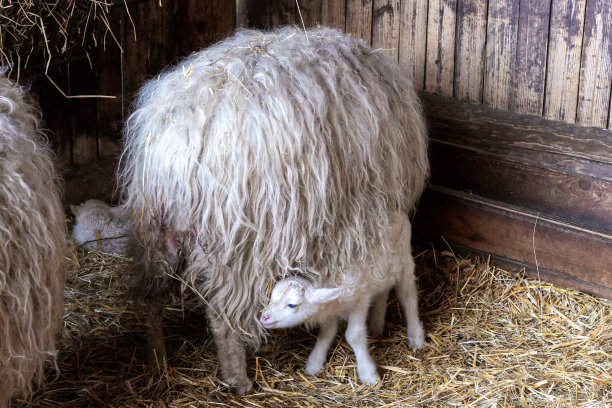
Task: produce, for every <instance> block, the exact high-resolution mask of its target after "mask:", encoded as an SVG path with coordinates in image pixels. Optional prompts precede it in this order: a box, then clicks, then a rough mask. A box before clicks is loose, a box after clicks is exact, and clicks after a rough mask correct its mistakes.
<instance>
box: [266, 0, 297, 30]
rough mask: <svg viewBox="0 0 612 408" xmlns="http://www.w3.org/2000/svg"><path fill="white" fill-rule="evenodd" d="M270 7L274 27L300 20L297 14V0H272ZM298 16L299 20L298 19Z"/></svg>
mask: <svg viewBox="0 0 612 408" xmlns="http://www.w3.org/2000/svg"><path fill="white" fill-rule="evenodd" d="M269 4H270V7H269V13H270V21H271V25H272V27H274V26H279V25H286V24H294V23H296V22H299V23H300V24H301V22H300V20H299V16H297V10H296V7H295V0H272V1H271V2H270V3H269ZM296 16H297V20H296Z"/></svg>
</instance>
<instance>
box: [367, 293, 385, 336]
mask: <svg viewBox="0 0 612 408" xmlns="http://www.w3.org/2000/svg"><path fill="white" fill-rule="evenodd" d="M388 298H389V291H388V290H386V291H384V292H382V293H380V294H378V295H376V297H375V298H374V302H373V303H372V307H371V309H370V317H369V318H368V326H369V328H370V337H381V336H382V334H383V329H384V327H385V314H386V313H387V300H388Z"/></svg>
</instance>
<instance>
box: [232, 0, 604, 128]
mask: <svg viewBox="0 0 612 408" xmlns="http://www.w3.org/2000/svg"><path fill="white" fill-rule="evenodd" d="M238 4H239V8H242V9H243V10H242V11H241V10H239V13H242V15H245V14H248V16H247V24H249V25H251V26H254V27H262V28H263V27H272V26H274V25H278V24H297V25H298V26H300V25H302V23H303V24H304V25H305V26H306V27H311V26H315V25H317V24H323V25H330V26H333V27H336V28H338V29H340V30H343V31H346V32H349V33H351V34H353V35H355V36H357V37H359V38H362V39H363V40H364V41H365V42H366V43H369V44H371V45H372V46H373V47H375V48H382V49H383V50H385V52H386V53H387V54H388V55H389V56H390V57H392V58H394V59H396V60H398V61H399V62H400V63H401V64H402V65H403V66H404V67H405V68H406V70H407V72H409V73H410V75H411V76H412V77H413V81H414V83H415V86H416V87H417V88H418V89H420V90H423V91H426V92H428V93H433V94H437V95H442V96H448V97H453V98H456V99H459V100H465V101H470V102H476V103H483V104H485V105H487V106H491V107H493V108H497V109H504V110H510V111H514V112H517V113H524V114H530V115H537V116H541V117H544V118H546V119H552V120H559V121H563V122H567V123H576V124H579V125H584V126H595V127H599V128H608V129H610V126H611V123H610V107H611V104H610V99H611V95H612V93H611V90H612V87H611V85H612V0H591V1H586V0H553V1H541V0H488V1H487V0H298V1H297V2H296V1H295V0H261V1H254V0H250V1H249V0H240V1H239V3H238ZM297 5H299V10H298V6H297ZM245 8H246V9H247V10H248V11H250V14H249V13H246V12H244V9H245Z"/></svg>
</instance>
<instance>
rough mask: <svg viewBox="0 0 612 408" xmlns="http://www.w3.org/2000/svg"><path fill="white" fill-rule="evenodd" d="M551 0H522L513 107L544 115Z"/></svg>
mask: <svg viewBox="0 0 612 408" xmlns="http://www.w3.org/2000/svg"><path fill="white" fill-rule="evenodd" d="M549 19H550V2H549V1H542V0H520V12H519V27H518V40H517V53H516V64H515V71H514V74H513V78H512V83H511V86H512V94H511V95H512V98H511V103H510V108H511V109H512V110H513V111H515V112H519V113H528V114H531V115H542V112H543V108H544V90H545V76H546V46H547V43H548V24H549Z"/></svg>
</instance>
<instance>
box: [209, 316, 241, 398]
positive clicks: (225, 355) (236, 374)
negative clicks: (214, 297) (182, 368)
mask: <svg viewBox="0 0 612 408" xmlns="http://www.w3.org/2000/svg"><path fill="white" fill-rule="evenodd" d="M206 314H207V315H208V321H209V322H210V328H211V330H212V333H213V336H214V338H215V344H216V345H217V358H218V359H219V365H220V366H221V377H222V379H223V382H225V383H226V384H227V385H229V386H230V388H231V389H232V391H234V392H235V393H236V394H238V395H244V394H246V393H247V392H249V391H250V390H252V389H253V383H252V382H251V380H249V377H248V376H247V372H246V369H247V361H246V350H245V348H244V345H243V344H242V343H241V342H240V340H239V339H238V338H236V336H235V334H234V333H233V330H232V329H231V327H229V326H228V325H227V323H226V322H225V321H223V320H222V319H219V318H217V316H216V315H215V312H214V311H213V310H212V308H211V306H208V307H207V308H206Z"/></svg>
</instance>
